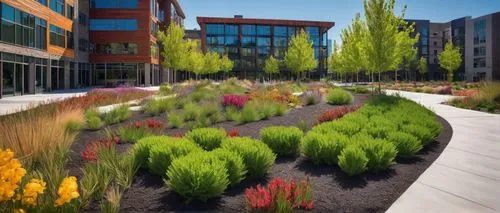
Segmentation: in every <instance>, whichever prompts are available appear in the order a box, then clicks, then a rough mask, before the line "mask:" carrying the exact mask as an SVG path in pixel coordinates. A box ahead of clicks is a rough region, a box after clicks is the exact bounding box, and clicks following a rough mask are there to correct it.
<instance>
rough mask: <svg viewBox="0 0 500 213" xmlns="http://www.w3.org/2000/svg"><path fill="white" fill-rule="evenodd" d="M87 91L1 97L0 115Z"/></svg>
mask: <svg viewBox="0 0 500 213" xmlns="http://www.w3.org/2000/svg"><path fill="white" fill-rule="evenodd" d="M86 93H87V90H63V91H59V92H58V93H42V94H34V95H22V96H11V97H2V99H0V115H7V114H11V113H14V112H18V111H22V110H26V109H27V108H30V107H34V106H37V105H39V104H41V103H47V102H53V101H58V100H63V99H67V98H71V97H75V96H81V95H85V94H86Z"/></svg>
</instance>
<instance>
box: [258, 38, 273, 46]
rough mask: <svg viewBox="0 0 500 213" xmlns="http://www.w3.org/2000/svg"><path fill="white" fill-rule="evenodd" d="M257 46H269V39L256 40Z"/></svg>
mask: <svg viewBox="0 0 500 213" xmlns="http://www.w3.org/2000/svg"><path fill="white" fill-rule="evenodd" d="M257 46H271V38H263V37H259V38H257Z"/></svg>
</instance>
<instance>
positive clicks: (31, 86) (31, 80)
mask: <svg viewBox="0 0 500 213" xmlns="http://www.w3.org/2000/svg"><path fill="white" fill-rule="evenodd" d="M29 69H30V70H29V72H28V73H29V76H28V91H27V92H28V93H29V94H35V87H36V85H35V81H36V65H35V61H34V60H33V61H32V62H30V64H29ZM24 77H26V76H24Z"/></svg>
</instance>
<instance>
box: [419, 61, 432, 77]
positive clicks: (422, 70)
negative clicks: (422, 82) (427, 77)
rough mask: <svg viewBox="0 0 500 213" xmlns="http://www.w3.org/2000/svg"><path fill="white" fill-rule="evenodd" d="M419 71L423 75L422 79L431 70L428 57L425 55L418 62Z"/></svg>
mask: <svg viewBox="0 0 500 213" xmlns="http://www.w3.org/2000/svg"><path fill="white" fill-rule="evenodd" d="M418 72H419V73H420V74H421V75H422V79H424V74H425V73H427V72H429V67H428V63H427V59H426V58H424V57H422V58H420V60H419V62H418Z"/></svg>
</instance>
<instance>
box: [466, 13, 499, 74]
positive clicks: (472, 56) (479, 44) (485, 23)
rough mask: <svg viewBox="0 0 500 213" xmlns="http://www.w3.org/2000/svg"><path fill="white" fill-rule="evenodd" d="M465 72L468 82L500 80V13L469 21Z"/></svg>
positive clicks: (467, 23) (467, 25)
mask: <svg viewBox="0 0 500 213" xmlns="http://www.w3.org/2000/svg"><path fill="white" fill-rule="evenodd" d="M465 70H466V72H465V74H466V79H467V80H468V81H478V80H500V12H497V13H493V14H489V15H486V16H481V17H477V18H474V19H468V20H467V22H466V25H465Z"/></svg>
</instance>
